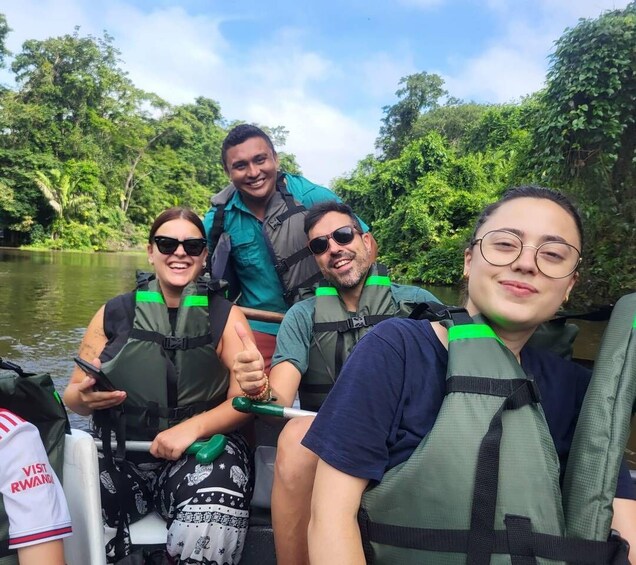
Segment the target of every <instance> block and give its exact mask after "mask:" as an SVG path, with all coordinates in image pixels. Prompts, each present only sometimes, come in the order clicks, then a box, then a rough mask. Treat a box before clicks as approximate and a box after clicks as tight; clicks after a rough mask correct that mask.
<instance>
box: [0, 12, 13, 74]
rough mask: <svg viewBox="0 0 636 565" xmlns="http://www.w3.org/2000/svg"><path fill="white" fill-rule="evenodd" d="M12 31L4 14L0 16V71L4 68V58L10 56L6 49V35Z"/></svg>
mask: <svg viewBox="0 0 636 565" xmlns="http://www.w3.org/2000/svg"><path fill="white" fill-rule="evenodd" d="M11 31H12V29H11V28H10V27H9V24H8V23H7V18H6V17H5V15H4V14H0V69H3V68H4V67H5V66H6V62H5V60H6V58H7V57H8V56H9V55H11V51H9V50H8V49H7V35H9V32H11Z"/></svg>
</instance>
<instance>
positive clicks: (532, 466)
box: [359, 309, 627, 565]
mask: <svg viewBox="0 0 636 565" xmlns="http://www.w3.org/2000/svg"><path fill="white" fill-rule="evenodd" d="M453 310H454V311H452V312H451V313H450V315H451V316H452V324H453V325H452V327H450V328H449V333H448V357H449V361H448V369H447V380H446V383H447V391H446V397H445V398H444V401H443V403H442V406H441V409H440V411H439V414H438V416H437V419H436V421H435V424H434V426H433V428H432V429H431V431H430V432H429V434H427V436H426V437H425V438H424V439H423V440H422V441H421V443H420V445H419V446H418V447H417V448H416V450H415V451H414V452H413V454H412V455H411V457H410V458H409V459H408V460H407V461H405V462H404V463H402V464H401V465H398V466H397V467H394V468H393V469H390V470H389V471H388V472H387V473H386V474H385V476H384V477H383V479H382V481H381V482H380V483H379V484H378V485H377V486H373V487H371V488H369V489H368V490H367V491H366V492H365V493H364V494H363V497H362V503H361V509H360V512H359V522H360V530H361V533H362V537H363V544H364V549H365V555H366V557H367V561H368V562H369V563H375V564H394V563H400V565H402V564H404V565H408V564H415V563H417V564H420V563H430V564H434V565H454V564H457V565H459V564H462V565H463V564H470V565H548V564H549V565H554V564H555V563H559V564H564V563H566V562H568V563H581V564H590V565H600V564H603V563H613V564H618V563H621V564H627V547H626V544H625V543H624V542H623V541H622V540H620V538H619V539H612V540H611V541H610V542H606V541H589V540H585V541H584V540H580V539H572V538H566V537H564V536H565V535H566V521H565V517H564V513H563V507H562V503H561V489H560V487H559V462H558V456H557V453H556V450H555V448H554V443H553V441H552V438H551V436H550V433H549V430H548V427H547V424H546V421H545V416H544V414H543V410H542V409H541V405H540V398H539V391H538V389H537V387H536V384H535V383H534V381H533V380H531V379H529V378H528V377H527V376H526V375H525V374H524V371H523V369H522V368H521V366H520V365H519V363H518V362H517V360H516V359H515V357H514V355H513V354H512V353H511V352H510V351H509V350H508V348H507V347H506V346H505V345H504V344H503V342H501V341H500V340H499V338H498V337H497V336H496V334H495V333H494V332H493V330H492V329H491V328H490V326H488V325H487V324H485V323H484V320H483V319H482V318H481V317H479V316H478V317H476V318H475V321H474V322H473V320H472V319H471V318H470V317H469V316H468V315H467V314H465V313H462V312H459V311H458V310H459V309H453ZM441 315H442V314H440V316H441ZM500 462H501V465H500ZM615 485H616V483H615V482H614V487H615ZM608 534H609V529H608V531H606V532H605V538H604V539H607V537H608Z"/></svg>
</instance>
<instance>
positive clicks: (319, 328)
mask: <svg viewBox="0 0 636 565" xmlns="http://www.w3.org/2000/svg"><path fill="white" fill-rule="evenodd" d="M393 317H394V316H389V315H388V314H373V315H369V316H353V317H351V318H347V319H346V320H340V321H338V322H316V323H315V324H314V333H322V332H334V331H335V332H338V333H344V332H350V331H352V330H358V329H360V328H368V327H369V326H375V325H376V324H379V323H380V322H381V321H383V320H388V319H389V318H393Z"/></svg>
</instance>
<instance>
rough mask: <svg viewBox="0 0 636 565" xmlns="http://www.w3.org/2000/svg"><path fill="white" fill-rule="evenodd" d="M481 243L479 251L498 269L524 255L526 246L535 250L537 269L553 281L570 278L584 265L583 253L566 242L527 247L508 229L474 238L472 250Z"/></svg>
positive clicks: (548, 242)
mask: <svg viewBox="0 0 636 565" xmlns="http://www.w3.org/2000/svg"><path fill="white" fill-rule="evenodd" d="M478 243H479V250H480V251H481V255H482V257H483V258H484V259H485V260H486V262H488V263H490V264H491V265H493V266H495V267H505V266H506V265H510V264H512V263H514V262H515V261H516V260H517V259H519V257H521V254H522V253H523V248H524V247H531V248H532V249H534V250H535V253H534V262H535V264H536V265H537V269H539V271H540V272H541V273H543V274H544V275H545V276H546V277H548V278H551V279H563V278H565V277H568V276H570V275H571V274H572V273H573V272H574V271H576V269H577V268H578V266H579V265H580V264H581V261H582V259H581V252H580V251H579V250H578V249H577V248H576V247H574V245H570V244H569V243H565V242H564V241H546V242H545V243H542V244H541V245H539V246H535V245H525V244H524V243H523V241H521V238H520V237H519V236H518V235H517V234H516V233H512V232H509V231H506V230H493V231H489V232H488V233H486V234H485V235H483V236H482V237H480V238H478V239H473V240H472V241H471V243H470V245H471V247H472V246H473V245H477V244H478Z"/></svg>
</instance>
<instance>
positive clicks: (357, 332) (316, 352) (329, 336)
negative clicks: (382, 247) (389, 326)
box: [298, 264, 414, 410]
mask: <svg viewBox="0 0 636 565" xmlns="http://www.w3.org/2000/svg"><path fill="white" fill-rule="evenodd" d="M413 306H414V304H412V303H406V302H400V303H398V302H396V301H395V299H394V297H393V292H391V280H390V279H389V277H388V275H387V270H386V267H384V266H383V265H375V264H374V265H373V266H372V267H371V269H370V270H369V274H368V275H367V279H366V281H365V283H364V288H363V289H362V294H361V295H360V301H359V303H358V310H357V311H356V312H348V311H347V309H346V307H345V304H344V302H343V301H342V298H340V295H339V294H338V290H337V288H336V287H334V286H333V285H329V284H327V283H323V284H321V285H320V286H319V287H318V288H316V307H315V309H314V326H313V335H312V340H311V345H310V348H309V367H308V370H307V372H306V373H305V374H304V375H303V377H302V380H301V381H300V386H299V389H298V394H299V396H300V404H301V406H302V408H303V409H305V410H318V409H319V408H320V406H321V405H322V403H323V402H324V400H325V398H327V394H328V393H329V391H330V390H331V388H332V387H333V385H334V383H335V382H336V379H337V378H338V375H339V374H340V369H341V368H342V365H343V363H344V362H345V360H346V359H347V357H348V356H349V354H350V353H351V350H352V349H353V347H354V346H355V344H356V343H358V341H360V339H361V338H362V336H363V335H365V334H366V333H367V332H369V331H370V330H371V329H372V328H373V326H374V325H376V324H379V323H380V322H381V321H382V320H386V319H388V318H393V317H396V316H399V317H403V318H405V317H407V316H408V315H409V314H410V313H411V311H412V310H413Z"/></svg>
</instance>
